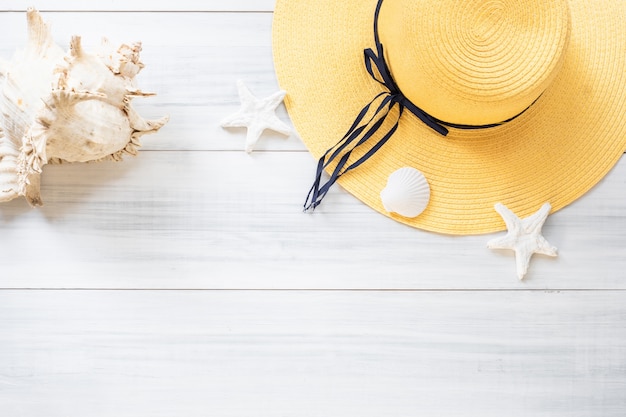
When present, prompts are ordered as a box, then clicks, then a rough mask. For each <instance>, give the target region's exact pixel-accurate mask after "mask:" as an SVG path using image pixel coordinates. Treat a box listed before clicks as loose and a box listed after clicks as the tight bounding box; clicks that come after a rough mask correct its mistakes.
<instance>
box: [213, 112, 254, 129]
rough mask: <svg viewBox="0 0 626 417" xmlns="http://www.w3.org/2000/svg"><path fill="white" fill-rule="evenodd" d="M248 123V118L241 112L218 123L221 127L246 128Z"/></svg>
mask: <svg viewBox="0 0 626 417" xmlns="http://www.w3.org/2000/svg"><path fill="white" fill-rule="evenodd" d="M249 123H250V118H249V117H247V116H246V115H245V114H242V113H241V112H237V113H235V114H232V115H230V116H227V117H225V118H224V119H222V121H221V122H220V126H222V127H246V126H248V124H249Z"/></svg>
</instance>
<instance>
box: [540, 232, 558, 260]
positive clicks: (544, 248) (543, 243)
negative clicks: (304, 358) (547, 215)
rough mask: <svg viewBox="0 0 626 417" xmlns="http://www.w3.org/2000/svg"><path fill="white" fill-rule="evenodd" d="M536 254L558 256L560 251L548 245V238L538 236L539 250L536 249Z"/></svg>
mask: <svg viewBox="0 0 626 417" xmlns="http://www.w3.org/2000/svg"><path fill="white" fill-rule="evenodd" d="M535 253H540V254H542V255H548V256H557V255H558V249H557V248H556V247H554V246H552V245H550V243H548V241H547V240H546V238H544V237H543V236H541V235H539V236H537V248H536V249H535Z"/></svg>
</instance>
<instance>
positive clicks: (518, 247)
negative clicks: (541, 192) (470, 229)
mask: <svg viewBox="0 0 626 417" xmlns="http://www.w3.org/2000/svg"><path fill="white" fill-rule="evenodd" d="M551 208H552V207H551V206H550V203H545V204H544V205H543V206H541V208H540V209H539V211H537V212H536V213H535V214H533V215H532V216H530V217H527V218H525V219H523V220H520V218H519V217H517V216H516V215H515V214H514V213H513V212H512V211H511V210H509V209H508V208H507V207H506V206H504V205H503V204H500V203H498V204H496V206H495V209H496V211H497V212H498V213H499V214H500V216H502V219H503V220H504V223H506V228H507V229H508V233H507V234H506V236H504V237H499V238H496V239H493V240H491V241H489V243H487V247H488V248H491V249H511V250H514V251H515V261H516V264H517V277H518V278H519V279H524V275H526V271H528V264H529V263H530V257H531V256H532V255H533V253H541V254H543V255H548V256H556V255H557V249H556V248H555V247H554V246H550V244H549V243H548V241H547V240H546V239H545V238H544V237H543V236H542V235H541V227H542V226H543V223H544V222H545V221H546V218H548V214H549V213H550V209H551Z"/></svg>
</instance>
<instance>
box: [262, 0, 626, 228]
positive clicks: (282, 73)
mask: <svg viewBox="0 0 626 417" xmlns="http://www.w3.org/2000/svg"><path fill="white" fill-rule="evenodd" d="M273 51H274V62H275V67H276V73H277V76H278V80H279V84H280V86H281V88H283V89H285V90H286V91H287V96H286V99H285V103H286V106H287V109H288V111H289V114H290V116H291V118H292V121H293V123H294V125H295V127H296V129H297V130H298V132H299V134H300V136H301V137H302V140H303V141H304V143H305V144H306V145H307V147H308V148H309V150H310V152H311V153H312V154H313V155H314V156H315V157H316V158H320V169H319V172H318V174H319V175H318V178H317V180H316V183H315V184H314V187H313V189H312V191H313V193H312V194H310V195H309V200H307V201H308V202H307V204H308V205H309V206H310V207H313V208H314V207H315V206H316V205H317V204H318V203H319V201H320V200H321V198H322V197H323V196H324V195H325V192H326V191H327V190H328V187H329V186H330V185H332V182H333V181H334V180H335V178H334V177H333V176H332V174H333V173H336V174H339V173H344V171H345V175H341V176H340V177H339V178H337V181H338V182H339V183H340V184H341V185H342V186H343V187H344V188H345V189H346V190H348V191H349V192H350V193H352V194H353V195H354V196H356V197H357V198H358V199H360V200H361V201H363V202H364V203H366V204H367V205H369V206H370V207H372V208H374V209H375V210H377V211H379V212H381V213H384V214H386V215H388V216H390V217H393V218H394V219H396V220H398V221H400V222H403V223H406V224H409V225H411V226H414V227H417V228H420V229H425V230H431V231H436V232H440V233H449V234H478V233H487V232H494V231H498V230H502V229H504V222H503V221H502V218H501V217H500V216H499V215H498V213H497V212H496V211H495V210H494V205H495V204H496V203H503V204H505V205H506V206H507V207H508V208H510V209H511V210H512V211H513V212H515V213H516V214H517V215H518V216H519V217H526V216H528V215H530V214H532V213H534V212H536V211H537V210H538V209H539V208H540V207H541V206H542V204H543V203H545V202H550V203H551V205H552V207H553V210H558V209H560V208H563V207H565V206H566V205H568V204H569V203H571V202H572V201H574V200H576V199H577V198H578V197H580V196H582V195H583V194H584V193H585V192H586V191H588V190H589V189H590V188H591V187H593V186H594V185H595V184H596V183H597V182H598V181H600V179H602V178H603V177H604V176H605V175H606V174H607V173H608V172H609V170H610V169H611V168H612V167H613V166H614V165H615V164H616V163H617V161H618V160H619V158H620V156H621V155H622V153H623V152H624V151H625V150H626V1H624V0H569V1H568V0H419V1H416V0H384V1H383V0H315V1H312V0H277V2H276V8H275V12H274V27H273ZM364 51H365V55H364ZM351 126H352V128H351ZM342 138H343V139H342ZM361 142H362V143H361ZM357 144H358V146H357ZM329 150H330V151H329ZM350 151H352V152H351V153H350ZM344 155H346V156H345V158H344ZM344 159H345V160H344ZM336 167H339V168H338V169H337V170H336ZM402 167H413V168H416V169H418V170H419V171H421V172H422V173H423V175H424V177H425V178H426V179H427V181H428V183H429V184H430V190H431V191H430V195H431V198H430V203H429V204H428V206H427V208H426V210H425V211H424V212H423V213H422V214H421V215H419V216H418V217H415V218H406V217H402V216H398V215H396V214H389V213H388V212H387V211H386V210H385V208H384V207H383V203H382V202H381V197H380V192H381V190H382V189H383V188H384V187H385V185H386V183H387V179H388V177H389V176H390V174H391V173H393V172H394V171H396V170H398V169H400V168H402ZM323 169H324V170H326V171H327V172H328V173H330V174H331V177H330V182H329V183H327V184H324V183H323V182H324V181H325V179H324V178H322V177H320V176H321V171H322V170H323ZM335 170H336V172H335ZM317 181H321V182H317Z"/></svg>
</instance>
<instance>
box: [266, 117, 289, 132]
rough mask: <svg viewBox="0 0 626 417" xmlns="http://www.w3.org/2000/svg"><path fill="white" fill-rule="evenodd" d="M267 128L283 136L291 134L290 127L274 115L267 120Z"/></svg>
mask: <svg viewBox="0 0 626 417" xmlns="http://www.w3.org/2000/svg"><path fill="white" fill-rule="evenodd" d="M267 129H270V130H273V131H275V132H278V133H281V134H283V135H285V136H289V135H290V134H291V128H290V127H289V126H287V125H286V124H285V123H283V121H282V120H280V119H279V118H278V117H276V116H273V117H272V118H270V120H268V122H267Z"/></svg>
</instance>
